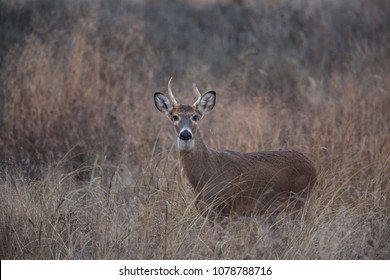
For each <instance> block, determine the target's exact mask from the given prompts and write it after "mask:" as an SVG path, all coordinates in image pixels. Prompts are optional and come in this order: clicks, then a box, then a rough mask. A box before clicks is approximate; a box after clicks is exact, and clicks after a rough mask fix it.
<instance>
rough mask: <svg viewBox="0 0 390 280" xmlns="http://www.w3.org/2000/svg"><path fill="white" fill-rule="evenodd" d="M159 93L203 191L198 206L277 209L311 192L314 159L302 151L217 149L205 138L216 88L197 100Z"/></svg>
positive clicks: (188, 168)
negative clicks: (203, 124)
mask: <svg viewBox="0 0 390 280" xmlns="http://www.w3.org/2000/svg"><path fill="white" fill-rule="evenodd" d="M170 82H171V80H170V81H169V83H168V92H169V96H170V98H167V97H166V96H165V95H163V94H162V93H155V104H156V107H157V108H158V109H159V110H160V111H161V112H163V113H165V114H166V115H167V116H168V117H169V118H170V119H171V120H172V122H173V124H174V125H175V128H176V133H177V135H178V140H177V141H178V147H179V150H180V160H181V162H182V165H183V170H184V172H185V174H186V176H187V178H188V180H189V182H190V183H191V185H192V187H193V188H194V190H195V194H196V195H197V200H196V204H197V208H198V209H199V210H200V211H201V212H203V213H206V214H207V212H209V211H211V213H212V214H213V215H219V216H221V215H222V216H228V215H253V214H260V213H264V212H265V211H267V210H272V209H274V206H277V205H278V202H280V201H282V200H285V199H286V198H288V197H289V196H290V195H291V194H292V193H293V194H297V195H300V196H305V195H306V193H307V192H308V191H309V189H310V188H311V186H312V185H313V184H314V182H315V179H316V170H315V168H314V166H313V164H312V163H311V161H310V160H309V159H308V158H307V157H305V156H304V155H303V154H301V153H299V152H296V151H263V152H252V153H240V152H234V151H214V150H212V149H209V148H208V147H207V146H206V145H205V143H204V142H203V139H202V135H201V132H200V131H199V129H198V125H197V123H198V121H199V120H200V119H201V118H202V117H203V116H204V115H205V114H207V113H208V112H209V111H211V110H212V109H213V107H214V104H215V100H216V93H215V92H213V91H210V92H207V93H205V94H204V95H203V96H202V95H201V94H200V93H199V91H198V90H197V88H196V87H195V86H194V90H195V92H196V93H197V94H198V95H199V98H198V100H197V101H196V102H195V103H194V105H192V106H191V105H181V104H178V103H177V102H176V100H175V98H174V96H173V94H172V90H171V88H170Z"/></svg>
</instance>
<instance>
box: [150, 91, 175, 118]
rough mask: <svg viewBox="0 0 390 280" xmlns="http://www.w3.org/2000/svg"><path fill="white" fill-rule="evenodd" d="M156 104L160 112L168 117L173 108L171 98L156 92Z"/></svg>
mask: <svg viewBox="0 0 390 280" xmlns="http://www.w3.org/2000/svg"><path fill="white" fill-rule="evenodd" d="M154 104H155V105H156V107H157V109H158V110H159V111H160V112H162V113H164V114H166V115H168V114H169V113H170V112H171V111H172V108H173V107H172V105H171V102H170V101H169V98H168V97H166V96H165V95H164V94H162V93H160V92H156V93H155V94H154Z"/></svg>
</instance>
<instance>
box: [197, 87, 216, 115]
mask: <svg viewBox="0 0 390 280" xmlns="http://www.w3.org/2000/svg"><path fill="white" fill-rule="evenodd" d="M216 98H217V94H216V93H215V91H209V92H206V93H205V94H203V96H202V97H201V98H200V100H199V103H198V105H197V109H198V110H199V111H200V112H201V113H202V115H205V114H207V113H209V112H210V111H211V110H212V109H213V108H214V105H215V101H216Z"/></svg>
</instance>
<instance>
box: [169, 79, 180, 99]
mask: <svg viewBox="0 0 390 280" xmlns="http://www.w3.org/2000/svg"><path fill="white" fill-rule="evenodd" d="M171 82H172V77H171V78H170V79H169V81H168V94H169V98H170V99H171V101H172V103H173V105H177V104H178V103H177V101H176V99H175V97H174V96H173V93H172V88H171Z"/></svg>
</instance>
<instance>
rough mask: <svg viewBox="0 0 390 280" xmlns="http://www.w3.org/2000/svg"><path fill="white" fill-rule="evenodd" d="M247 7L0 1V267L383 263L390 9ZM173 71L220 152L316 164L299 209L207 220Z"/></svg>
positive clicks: (358, 4)
mask: <svg viewBox="0 0 390 280" xmlns="http://www.w3.org/2000/svg"><path fill="white" fill-rule="evenodd" d="M236 2H237V1H236ZM236 2H235V1H232V2H231V3H230V2H229V1H221V2H218V1H211V2H208V1H199V2H197V3H195V4H194V3H193V1H167V2H165V1H148V2H140V1H131V0H128V1H126V0H116V1H109V2H107V1H98V0H96V1H73V0H68V1H66V0H61V1H48V0H34V1H22V0H13V1H0V25H1V28H0V38H1V39H0V69H1V70H0V85H1V86H0V101H1V117H0V121H1V126H2V130H1V132H0V134H1V138H0V156H1V176H0V188H1V192H0V223H1V224H0V244H1V245H0V257H1V258H2V259H162V258H166V259H172V258H175V259H176V258H178V259H208V258H222V259H239V258H266V259H362V258H363V259H388V258H389V257H390V246H389V243H388V240H389V238H390V219H389V217H390V202H389V201H390V194H389V192H390V175H389V174H390V158H389V151H390V141H389V132H390V127H389V126H390V125H389V124H390V111H389V109H388V108H390V79H389V75H388V73H389V70H390V69H389V67H390V63H389V62H390V59H389V53H390V45H389V44H388V42H389V39H390V26H389V22H388V20H387V19H388V18H389V14H390V5H389V4H388V3H387V1H382V0H376V1H363V0H361V1H352V0H351V1H342V2H335V1H287V2H285V1H279V2H275V1H262V2H261V3H258V2H255V1H247V2H245V1H238V2H240V3H239V4H237V3H236ZM171 76H174V83H173V89H174V91H175V92H176V95H177V96H178V98H179V99H180V100H181V101H183V102H191V101H192V102H193V96H192V93H191V84H192V83H193V82H196V83H197V85H198V87H199V88H200V89H201V90H202V91H206V90H208V89H213V90H216V91H217V94H218V98H217V105H216V108H215V109H214V112H213V113H212V114H210V115H208V116H207V117H206V118H205V119H204V120H202V123H201V126H202V130H203V132H204V134H205V140H206V142H207V143H208V145H209V146H212V147H214V148H219V149H223V148H228V149H232V150H240V151H257V150H268V149H296V150H300V151H302V152H304V153H305V154H307V155H308V156H309V157H310V158H311V159H312V160H313V161H314V163H315V165H316V167H317V169H318V173H319V174H318V183H317V185H316V187H315V189H314V191H313V193H312V195H311V196H310V198H309V201H308V202H307V203H306V204H305V206H304V208H303V209H301V210H300V212H299V213H298V214H296V213H295V215H292V213H291V211H289V205H284V208H283V211H281V213H280V214H279V215H278V216H277V217H274V218H272V219H268V217H264V216H263V217H248V218H232V219H228V220H227V221H224V226H223V227H222V226H220V225H212V224H211V223H210V222H209V221H208V220H207V219H205V218H204V217H203V216H201V215H199V213H198V212H197V210H196V208H195V207H194V201H193V200H194V194H193V191H192V189H191V187H190V185H189V184H188V182H187V181H186V179H185V178H183V177H182V176H181V175H180V174H181V173H180V164H179V162H178V155H177V151H176V148H175V142H176V141H175V139H174V138H175V136H174V135H173V130H172V128H171V127H170V124H169V122H168V121H167V120H161V117H160V114H159V112H157V110H155V108H154V104H153V100H152V96H153V93H154V92H155V91H163V92H164V91H165V88H166V83H167V80H168V78H169V77H171Z"/></svg>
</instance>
